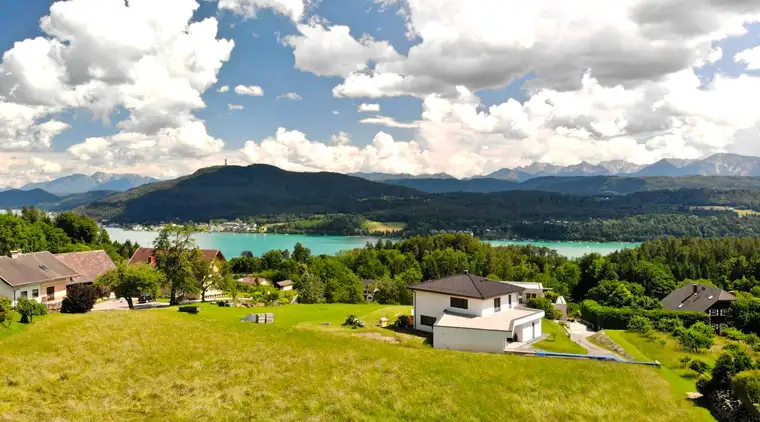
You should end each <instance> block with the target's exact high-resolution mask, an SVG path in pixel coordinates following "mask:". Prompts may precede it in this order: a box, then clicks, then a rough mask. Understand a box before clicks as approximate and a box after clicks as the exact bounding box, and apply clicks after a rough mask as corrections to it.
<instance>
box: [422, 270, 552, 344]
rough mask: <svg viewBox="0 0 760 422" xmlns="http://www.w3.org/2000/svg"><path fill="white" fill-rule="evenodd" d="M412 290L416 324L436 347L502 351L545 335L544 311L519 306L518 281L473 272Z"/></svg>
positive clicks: (424, 284)
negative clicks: (515, 282) (430, 337)
mask: <svg viewBox="0 0 760 422" xmlns="http://www.w3.org/2000/svg"><path fill="white" fill-rule="evenodd" d="M410 289H411V290H413V292H414V328H415V329H417V330H420V331H427V332H431V333H433V347H435V348H437V349H455V350H469V351H475V352H492V353H501V352H503V351H504V349H506V347H507V344H508V343H511V342H531V341H534V340H536V339H538V338H540V337H541V318H543V317H544V311H542V310H539V309H530V308H524V307H520V306H519V294H520V293H521V292H522V291H523V288H522V287H520V286H515V285H513V284H509V283H504V282H500V281H495V280H489V279H487V278H484V277H479V276H475V275H471V274H463V275H456V276H452V277H447V278H442V279H439V280H431V281H426V282H424V283H422V284H417V285H415V286H411V287H410Z"/></svg>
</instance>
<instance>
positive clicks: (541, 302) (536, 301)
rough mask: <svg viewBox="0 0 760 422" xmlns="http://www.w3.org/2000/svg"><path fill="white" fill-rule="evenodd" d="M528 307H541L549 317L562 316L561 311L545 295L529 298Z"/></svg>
mask: <svg viewBox="0 0 760 422" xmlns="http://www.w3.org/2000/svg"><path fill="white" fill-rule="evenodd" d="M527 305H528V307H529V308H533V309H541V310H542V311H544V313H545V314H546V318H547V319H557V318H559V317H560V313H559V311H557V309H556V308H555V307H554V304H553V303H552V302H551V301H550V300H549V299H547V298H545V297H534V298H533V299H529V300H528V304H527Z"/></svg>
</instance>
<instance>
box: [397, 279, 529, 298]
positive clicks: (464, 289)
mask: <svg viewBox="0 0 760 422" xmlns="http://www.w3.org/2000/svg"><path fill="white" fill-rule="evenodd" d="M409 288H410V289H412V290H419V291H423V292H431V293H440V294H446V295H454V296H462V297H471V298H474V299H488V298H492V297H496V296H502V295H506V294H510V293H517V292H521V291H523V290H525V289H524V288H522V287H520V286H515V285H512V284H509V283H503V282H501V281H496V280H490V279H487V278H485V277H480V276H476V275H472V274H460V275H454V276H451V277H446V278H440V279H438V280H429V281H425V282H423V283H421V284H417V285H414V286H410V287H409Z"/></svg>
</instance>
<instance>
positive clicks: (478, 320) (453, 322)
mask: <svg viewBox="0 0 760 422" xmlns="http://www.w3.org/2000/svg"><path fill="white" fill-rule="evenodd" d="M532 315H535V318H536V319H538V321H539V324H540V323H541V318H542V317H543V316H544V311H542V310H540V309H530V308H514V309H510V310H508V311H502V312H496V313H493V314H491V315H488V316H474V315H467V314H460V313H456V312H451V311H445V312H444V313H443V316H442V317H440V318H439V319H438V321H436V323H435V326H436V327H449V328H469V329H473V330H488V331H512V330H514V325H515V322H516V321H517V320H520V319H522V318H527V317H530V316H532ZM528 321H530V319H529V320H528ZM523 322H525V321H521V323H523Z"/></svg>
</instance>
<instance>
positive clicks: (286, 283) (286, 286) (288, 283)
mask: <svg viewBox="0 0 760 422" xmlns="http://www.w3.org/2000/svg"><path fill="white" fill-rule="evenodd" d="M274 284H275V285H277V288H279V289H280V290H293V280H282V281H278V282H276V283H274Z"/></svg>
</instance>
